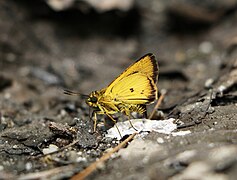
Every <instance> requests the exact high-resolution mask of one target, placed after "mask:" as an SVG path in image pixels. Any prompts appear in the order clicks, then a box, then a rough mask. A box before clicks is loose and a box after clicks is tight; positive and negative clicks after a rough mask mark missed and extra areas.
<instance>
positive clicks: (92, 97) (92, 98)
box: [86, 91, 100, 107]
mask: <svg viewBox="0 0 237 180" xmlns="http://www.w3.org/2000/svg"><path fill="white" fill-rule="evenodd" d="M99 97H100V94H99V93H98V92H97V91H93V92H92V93H90V94H89V97H88V98H87V99H86V103H87V104H88V105H89V106H91V107H98V99H99Z"/></svg>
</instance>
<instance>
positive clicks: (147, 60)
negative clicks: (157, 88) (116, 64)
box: [105, 53, 158, 95]
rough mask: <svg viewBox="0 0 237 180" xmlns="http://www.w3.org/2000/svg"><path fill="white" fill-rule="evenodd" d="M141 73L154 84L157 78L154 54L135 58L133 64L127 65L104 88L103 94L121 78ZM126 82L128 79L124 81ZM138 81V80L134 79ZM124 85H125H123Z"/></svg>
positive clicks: (107, 92)
mask: <svg viewBox="0 0 237 180" xmlns="http://www.w3.org/2000/svg"><path fill="white" fill-rule="evenodd" d="M136 73H141V74H144V75H145V76H147V77H149V78H151V79H152V80H153V82H154V84H156V82H157V78H158V64H157V61H156V59H155V56H154V55H153V54H151V53H149V54H147V55H145V56H143V57H142V58H140V59H139V60H137V61H136V62H135V63H134V64H132V65H131V66H129V67H128V68H127V69H126V70H125V71H124V72H123V73H122V74H120V76H119V77H117V78H116V79H115V80H114V81H113V82H112V83H111V84H110V85H109V86H108V87H107V89H106V91H105V95H108V94H110V93H111V90H112V88H113V87H114V86H115V85H116V84H117V83H118V82H119V81H121V80H122V79H123V78H125V77H128V76H129V75H131V74H136ZM126 82H128V81H126ZM136 82H137V83H139V80H138V79H137V80H136ZM125 86H126V85H125Z"/></svg>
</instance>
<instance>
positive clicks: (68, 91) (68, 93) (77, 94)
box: [63, 89, 89, 98]
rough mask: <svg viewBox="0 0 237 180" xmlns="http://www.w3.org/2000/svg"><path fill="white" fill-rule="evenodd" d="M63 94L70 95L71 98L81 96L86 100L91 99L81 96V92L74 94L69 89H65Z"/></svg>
mask: <svg viewBox="0 0 237 180" xmlns="http://www.w3.org/2000/svg"><path fill="white" fill-rule="evenodd" d="M63 93H64V94H66V95H70V96H81V97H84V98H88V97H89V96H88V95H85V94H81V93H79V92H73V91H71V90H68V89H64V90H63Z"/></svg>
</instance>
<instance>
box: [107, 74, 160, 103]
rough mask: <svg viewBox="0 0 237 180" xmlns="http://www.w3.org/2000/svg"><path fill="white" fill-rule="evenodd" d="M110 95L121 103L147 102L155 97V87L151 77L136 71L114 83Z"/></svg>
mask: <svg viewBox="0 0 237 180" xmlns="http://www.w3.org/2000/svg"><path fill="white" fill-rule="evenodd" d="M110 96H111V97H112V98H113V100H114V101H117V102H121V103H127V104H148V103H151V102H153V101H154V100H156V99H157V87H156V84H155V83H154V81H153V79H152V78H151V77H148V76H146V75H144V74H142V73H140V72H137V73H134V74H131V75H129V76H127V77H125V78H123V79H121V81H119V82H118V83H116V84H115V85H114V86H113V88H112V89H111V93H110Z"/></svg>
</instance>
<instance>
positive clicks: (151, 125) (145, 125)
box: [106, 118, 177, 139]
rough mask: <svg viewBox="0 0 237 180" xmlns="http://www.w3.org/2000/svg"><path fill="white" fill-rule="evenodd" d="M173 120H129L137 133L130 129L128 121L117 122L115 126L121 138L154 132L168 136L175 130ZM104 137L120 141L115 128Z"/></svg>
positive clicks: (175, 126)
mask: <svg viewBox="0 0 237 180" xmlns="http://www.w3.org/2000/svg"><path fill="white" fill-rule="evenodd" d="M174 120H175V119H174V118H170V119H167V120H150V119H131V120H130V121H131V123H132V125H133V126H134V127H135V128H136V130H137V131H136V130H135V129H134V128H133V127H131V124H130V123H129V121H123V122H118V123H116V125H117V127H118V129H119V131H120V133H121V135H122V137H123V136H125V135H130V134H133V133H135V132H151V131H155V132H158V133H163V134H170V133H171V132H172V131H174V130H176V129H177V125H176V124H175V123H174ZM106 137H110V138H117V139H121V137H120V135H119V132H118V130H117V128H116V126H114V127H112V128H110V129H109V130H108V131H107V134H106Z"/></svg>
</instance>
